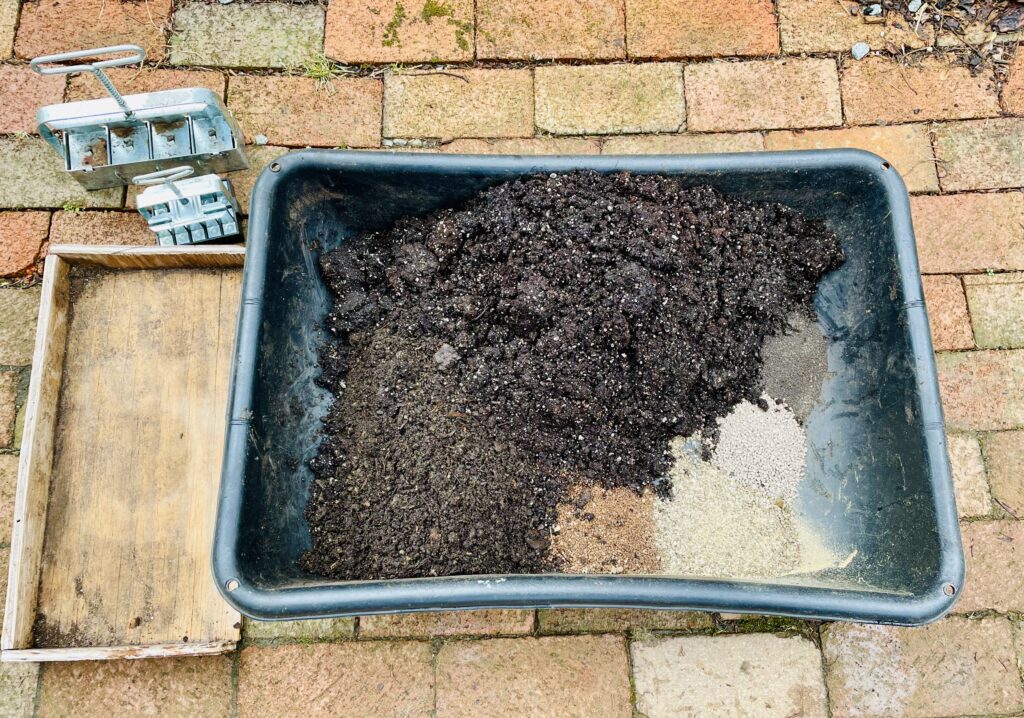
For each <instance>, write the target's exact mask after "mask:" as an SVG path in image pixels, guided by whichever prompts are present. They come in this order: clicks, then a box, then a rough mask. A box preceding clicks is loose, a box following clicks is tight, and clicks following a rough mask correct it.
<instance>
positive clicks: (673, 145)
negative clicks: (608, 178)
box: [602, 132, 765, 155]
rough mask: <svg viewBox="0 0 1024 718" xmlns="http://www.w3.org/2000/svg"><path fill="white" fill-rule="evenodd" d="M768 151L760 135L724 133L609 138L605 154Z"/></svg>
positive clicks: (604, 148) (753, 133)
mask: <svg viewBox="0 0 1024 718" xmlns="http://www.w3.org/2000/svg"><path fill="white" fill-rule="evenodd" d="M763 149H765V146H764V137H762V136H761V134H760V133H759V132H736V133H731V132H722V133H715V134H700V135H623V136H621V137H609V138H608V139H606V140H605V142H604V147H603V149H602V151H603V152H604V154H606V155H638V154H643V155H646V154H649V155H677V154H678V155H692V154H706V153H710V152H760V151H761V150H763Z"/></svg>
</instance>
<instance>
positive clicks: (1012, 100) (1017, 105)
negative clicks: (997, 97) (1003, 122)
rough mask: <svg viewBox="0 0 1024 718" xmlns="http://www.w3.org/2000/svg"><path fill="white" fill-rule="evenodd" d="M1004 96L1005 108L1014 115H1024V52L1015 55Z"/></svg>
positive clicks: (1004, 88)
mask: <svg viewBox="0 0 1024 718" xmlns="http://www.w3.org/2000/svg"><path fill="white" fill-rule="evenodd" d="M1002 96H1003V109H1004V110H1006V111H1007V112H1009V113H1010V114H1012V115H1024V53H1021V52H1018V53H1016V54H1015V55H1014V57H1013V64H1012V65H1010V75H1009V77H1008V78H1007V79H1006V82H1005V83H1004V84H1003V93H1002Z"/></svg>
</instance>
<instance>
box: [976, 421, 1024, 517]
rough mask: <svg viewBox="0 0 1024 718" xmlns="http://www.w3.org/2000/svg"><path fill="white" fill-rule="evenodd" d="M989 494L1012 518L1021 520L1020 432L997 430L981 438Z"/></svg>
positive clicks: (1023, 441)
mask: <svg viewBox="0 0 1024 718" xmlns="http://www.w3.org/2000/svg"><path fill="white" fill-rule="evenodd" d="M985 458H986V459H987V460H988V466H989V472H990V475H991V484H992V495H993V496H994V497H995V498H996V499H998V500H999V502H1000V506H1002V507H1003V509H1005V510H1006V511H1008V512H1010V513H1011V514H1012V515H1013V517H1014V518H1017V519H1024V473H1022V472H1021V467H1022V466H1024V431H1000V432H999V433H997V434H989V435H988V436H987V437H986V438H985Z"/></svg>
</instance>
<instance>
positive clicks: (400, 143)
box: [391, 139, 409, 147]
mask: <svg viewBox="0 0 1024 718" xmlns="http://www.w3.org/2000/svg"><path fill="white" fill-rule="evenodd" d="M391 141H392V142H393V143H394V144H395V147H405V146H406V145H407V144H409V141H408V140H402V139H397V140H391Z"/></svg>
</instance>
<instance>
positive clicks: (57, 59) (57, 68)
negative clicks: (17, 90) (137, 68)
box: [29, 45, 146, 75]
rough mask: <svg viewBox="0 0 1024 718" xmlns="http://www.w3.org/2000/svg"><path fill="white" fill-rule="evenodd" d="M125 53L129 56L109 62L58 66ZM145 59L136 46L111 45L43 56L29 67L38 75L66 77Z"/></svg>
mask: <svg viewBox="0 0 1024 718" xmlns="http://www.w3.org/2000/svg"><path fill="white" fill-rule="evenodd" d="M125 52H126V53H130V54H129V55H128V56H126V57H114V58H111V59H109V60H98V61H96V62H87V63H82V64H78V65H61V64H58V63H61V62H65V61H67V60H77V59H79V58H82V57H97V56H99V55H113V54H115V53H125ZM145 59H146V51H145V50H143V49H142V48H141V47H139V46H138V45H113V46H112V47H98V48H96V49H95V50H75V51H74V52H59V53H57V54H56V55H44V56H43V57H37V58H35V59H34V60H32V62H30V63H29V66H30V67H31V68H32V69H33V70H35V71H36V72H38V73H39V74H40V75H66V74H68V73H69V72H96V71H97V70H102V69H103V68H104V67H121V66H122V65H134V64H135V63H136V62H142V61H143V60H145ZM44 65H53V67H44Z"/></svg>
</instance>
